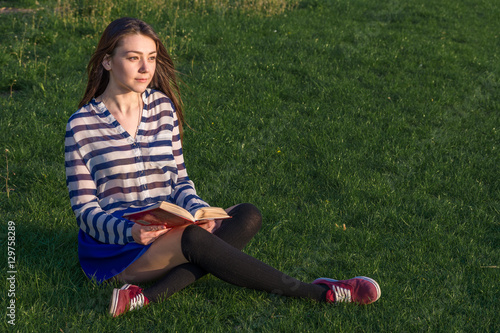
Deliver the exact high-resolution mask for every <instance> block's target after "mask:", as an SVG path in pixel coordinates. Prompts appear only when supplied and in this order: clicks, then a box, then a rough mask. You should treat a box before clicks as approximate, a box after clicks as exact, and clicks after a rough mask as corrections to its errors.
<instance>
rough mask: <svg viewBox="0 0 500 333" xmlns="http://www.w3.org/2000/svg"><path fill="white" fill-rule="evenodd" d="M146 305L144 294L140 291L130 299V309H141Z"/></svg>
mask: <svg viewBox="0 0 500 333" xmlns="http://www.w3.org/2000/svg"><path fill="white" fill-rule="evenodd" d="M143 306H144V294H143V293H140V294H138V295H136V296H135V297H134V298H131V299H130V311H131V310H134V309H139V308H142V307H143Z"/></svg>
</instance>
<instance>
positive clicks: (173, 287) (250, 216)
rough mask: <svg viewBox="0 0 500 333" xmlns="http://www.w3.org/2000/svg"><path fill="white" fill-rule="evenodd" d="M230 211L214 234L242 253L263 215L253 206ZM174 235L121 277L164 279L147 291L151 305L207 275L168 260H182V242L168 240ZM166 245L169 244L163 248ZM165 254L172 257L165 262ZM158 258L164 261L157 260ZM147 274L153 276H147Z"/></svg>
mask: <svg viewBox="0 0 500 333" xmlns="http://www.w3.org/2000/svg"><path fill="white" fill-rule="evenodd" d="M227 211H228V214H229V215H230V216H232V218H231V219H228V220H223V221H222V223H221V226H220V227H219V228H218V229H217V230H216V231H215V232H214V235H216V236H217V237H219V238H221V239H222V240H224V241H225V242H227V243H228V244H230V245H232V246H234V247H235V248H237V249H240V250H242V249H243V248H244V247H245V245H246V244H247V243H248V242H249V241H250V240H251V239H252V238H253V237H254V236H255V234H256V233H257V232H258V231H259V229H260V227H261V225H262V217H261V214H260V212H259V210H258V209H257V208H256V207H255V206H254V205H252V204H240V205H236V206H233V207H231V208H229V209H227ZM171 232H172V231H170V232H168V233H167V234H165V235H164V236H165V239H162V240H161V241H160V242H161V245H162V246H161V247H159V246H156V247H155V249H154V252H152V253H148V252H146V254H148V256H147V257H145V258H144V259H145V260H142V259H141V258H142V257H141V258H139V259H138V260H137V261H136V262H134V263H133V264H132V265H131V266H129V268H127V269H126V270H125V271H124V272H123V273H122V274H119V275H118V278H119V279H120V280H121V281H123V282H127V283H141V282H145V281H151V280H153V279H157V278H158V276H161V278H160V279H159V280H158V281H157V282H156V283H155V284H154V285H152V286H151V287H149V288H147V289H145V290H144V294H145V295H146V297H147V298H148V299H149V300H150V301H152V302H156V301H158V300H159V299H160V298H162V299H165V298H168V297H170V296H171V295H173V294H174V293H175V292H177V291H180V290H182V289H183V288H185V287H187V286H188V285H190V284H191V283H193V282H195V281H196V280H197V279H199V278H201V277H203V276H204V275H206V274H207V272H206V271H205V270H204V269H203V268H201V267H199V266H197V265H195V264H192V263H181V264H180V265H175V263H176V262H179V261H177V260H172V259H169V257H177V256H179V251H178V249H179V248H180V246H179V245H178V244H179V242H180V240H179V238H178V236H179V235H170V236H171V237H168V238H167V237H166V236H167V235H168V234H170V233H171ZM162 237H163V236H162ZM158 240H159V239H158ZM158 240H157V242H158ZM160 242H159V243H160ZM164 242H165V243H169V244H163V243H164ZM155 243H156V242H155ZM158 245H160V244H158ZM151 247H153V245H152V246H151ZM157 248H160V251H156V249H157ZM148 251H149V250H148ZM165 253H169V254H170V255H166V258H164V254H165ZM146 254H145V255H146ZM158 254H159V255H160V256H161V258H157V257H156V256H157V255H158ZM181 256H182V255H181ZM182 258H183V256H182ZM165 259H167V260H165ZM152 264H153V265H152ZM152 266H159V267H152ZM148 270H149V271H150V272H151V274H147V273H146V271H148Z"/></svg>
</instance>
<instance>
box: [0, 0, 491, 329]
mask: <svg viewBox="0 0 500 333" xmlns="http://www.w3.org/2000/svg"><path fill="white" fill-rule="evenodd" d="M101 3H102V2H101ZM112 3H113V2H112V1H110V0H109V1H104V3H103V4H101V5H97V1H93V0H78V1H76V0H75V1H55V0H52V1H38V2H36V1H31V0H24V1H18V2H14V1H2V2H0V7H18V8H30V9H32V10H33V11H32V12H19V13H8V14H0V15H1V16H0V68H1V71H2V75H1V77H0V128H1V131H0V153H1V154H0V155H1V156H0V157H1V158H0V175H1V176H2V177H3V178H1V180H2V185H1V186H2V192H0V216H1V219H0V225H1V228H2V229H1V230H0V233H1V235H0V238H1V239H2V247H1V248H2V251H3V253H4V254H3V256H4V258H7V230H8V229H7V223H8V221H14V222H15V223H16V247H15V249H16V269H17V272H18V273H17V275H16V277H17V280H16V326H15V327H11V325H9V324H8V323H7V317H6V316H4V320H3V321H2V323H1V325H2V327H3V328H9V329H11V330H14V331H19V332H31V331H36V332H55V331H57V332H79V331H82V332H86V331H96V332H101V331H102V332H105V331H110V332H117V331H118V332H141V331H158V332H164V331H172V332H191V331H192V332H198V331H214V332H227V331H257V332H261V331H270V332H276V331H283V332H306V331H333V332H363V331H366V332H372V331H382V332H421V331H429V332H496V331H499V330H500V320H499V319H498V312H500V306H499V305H500V301H499V298H500V292H499V291H500V290H499V285H500V284H499V281H500V278H499V277H500V275H499V269H498V267H500V250H499V248H500V237H499V235H500V225H499V224H500V221H499V216H500V186H499V175H500V168H499V165H500V154H499V152H498V150H499V142H500V119H499V109H500V59H499V58H500V54H499V50H500V35H499V31H500V21H499V20H498V17H500V7H498V5H497V3H496V1H494V0H482V1H452V0H443V1H426V0H417V1H412V2H404V1H388V2H374V1H368V0H353V1H327V0H303V1H289V2H283V1H278V0H275V1H271V0H269V1H253V2H252V1H243V0H241V1H238V2H237V5H230V4H234V2H229V1H222V0H221V1H217V0H212V1H173V2H169V1H166V2H165V3H160V4H159V5H158V4H157V5H153V2H152V1H143V2H137V3H136V2H134V1H123V2H120V4H119V5H118V4H116V3H115V4H114V5H112ZM154 3H158V2H154ZM284 3H286V4H288V6H284ZM124 15H130V16H136V17H140V18H143V19H145V20H146V21H148V22H149V23H151V24H152V25H153V26H154V27H155V28H156V30H157V31H158V32H159V33H160V35H161V36H162V38H164V39H165V41H166V42H167V46H168V48H169V50H171V53H172V55H173V57H174V58H175V60H176V62H177V64H178V69H179V70H180V71H181V72H182V73H183V75H182V79H183V81H184V82H185V83H186V85H187V86H189V88H186V87H185V88H184V89H183V91H184V99H185V104H186V117H187V121H188V123H189V125H190V126H191V128H192V129H187V130H186V133H185V139H184V151H185V158H186V163H187V167H188V170H189V173H190V177H191V178H192V179H193V180H194V181H195V184H196V185H197V189H198V192H199V194H200V195H201V196H202V197H203V198H204V199H205V200H207V201H208V202H209V203H211V204H212V205H218V206H230V205H232V204H234V203H238V202H246V201H248V202H252V203H254V204H256V205H257V206H258V207H259V208H260V209H261V211H262V213H263V216H264V226H263V228H262V231H261V232H260V233H259V234H258V235H257V236H256V238H255V239H254V240H253V241H252V242H251V243H250V244H249V246H248V247H247V249H246V250H245V251H246V252H248V253H250V254H251V255H253V256H255V257H257V258H259V259H261V260H263V261H265V262H267V263H269V264H271V265H273V266H275V267H277V268H279V269H281V270H283V271H284V272H286V273H288V274H290V275H293V276H295V277H297V278H300V279H303V280H305V281H311V280H313V279H314V278H316V277H319V276H330V277H336V278H349V277H352V276H355V275H367V276H371V277H373V278H375V279H377V280H378V281H379V282H380V285H381V288H382V298H381V299H380V301H379V302H377V303H376V304H373V305H370V306H366V307H358V306H354V305H340V306H335V307H332V306H328V305H325V304H316V303H313V302H311V301H307V300H297V299H286V298H283V297H279V296H272V295H271V296H270V295H267V294H265V293H260V292H255V291H249V290H244V289H240V288H236V287H233V286H230V285H227V284H225V283H223V282H221V281H219V280H217V279H215V278H213V277H207V278H204V279H202V280H201V281H199V282H198V283H196V284H194V285H192V286H190V287H188V288H187V289H185V290H183V291H182V292H180V293H178V294H176V295H174V296H173V297H172V298H170V299H169V300H168V301H166V302H164V303H162V304H156V305H154V306H151V307H149V308H148V310H145V311H138V312H135V313H130V314H128V315H126V316H124V317H122V318H119V319H111V318H109V317H107V316H106V308H107V305H108V300H109V296H110V294H111V290H112V288H113V287H115V285H104V286H97V285H95V284H93V283H92V282H89V281H87V280H86V278H85V277H84V276H83V273H82V272H81V270H80V268H79V264H78V257H77V240H76V235H77V231H78V230H77V226H76V223H75V222H74V216H73V213H72V211H71V209H70V207H69V199H68V195H67V190H66V186H65V175H64V156H63V151H64V148H63V139H64V130H65V124H66V121H67V119H68V118H69V116H70V115H71V114H72V113H73V112H74V111H76V106H77V104H78V101H79V99H80V97H81V96H82V94H83V89H84V86H85V80H86V78H85V67H86V64H87V61H88V59H89V57H90V54H91V52H92V49H93V47H94V46H95V45H96V43H97V40H98V38H99V35H100V33H101V31H102V29H103V28H104V27H105V26H106V24H107V23H109V22H110V20H112V19H114V18H117V17H120V16H124ZM6 149H7V150H8V151H5V150H6ZM344 224H345V226H346V228H345V230H343V228H342V226H343V225H344ZM2 262H6V260H4V261H2ZM2 270H3V272H7V271H8V268H7V266H6V265H2ZM4 276H5V277H7V274H6V273H5V274H4ZM4 281H5V282H4V285H5V287H6V288H4V290H7V289H8V287H9V284H8V282H7V280H4ZM1 296H2V309H4V311H6V310H5V309H6V306H7V302H8V301H9V300H10V298H9V297H8V296H7V292H5V291H4V292H2V295H1Z"/></svg>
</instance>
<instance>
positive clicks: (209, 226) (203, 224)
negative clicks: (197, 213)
mask: <svg viewBox="0 0 500 333" xmlns="http://www.w3.org/2000/svg"><path fill="white" fill-rule="evenodd" d="M221 223H222V220H200V221H198V222H197V223H196V224H197V225H198V226H199V227H200V228H203V229H205V230H206V231H208V232H211V233H213V232H214V231H215V230H217V228H219V227H220V224H221Z"/></svg>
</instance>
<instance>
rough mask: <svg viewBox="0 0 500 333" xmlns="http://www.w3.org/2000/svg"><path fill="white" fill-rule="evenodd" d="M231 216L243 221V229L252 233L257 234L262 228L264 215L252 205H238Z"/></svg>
mask: <svg viewBox="0 0 500 333" xmlns="http://www.w3.org/2000/svg"><path fill="white" fill-rule="evenodd" d="M231 213H233V215H231ZM229 215H231V216H233V217H235V218H238V219H241V220H242V221H243V227H244V228H245V230H247V231H248V232H250V233H253V234H256V233H257V232H258V231H259V230H260V228H261V227H262V214H261V213H260V210H259V209H258V208H257V207H256V206H255V205H253V204H251V203H242V204H239V205H237V206H236V207H235V208H234V209H233V210H232V211H231V212H230V214H229Z"/></svg>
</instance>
